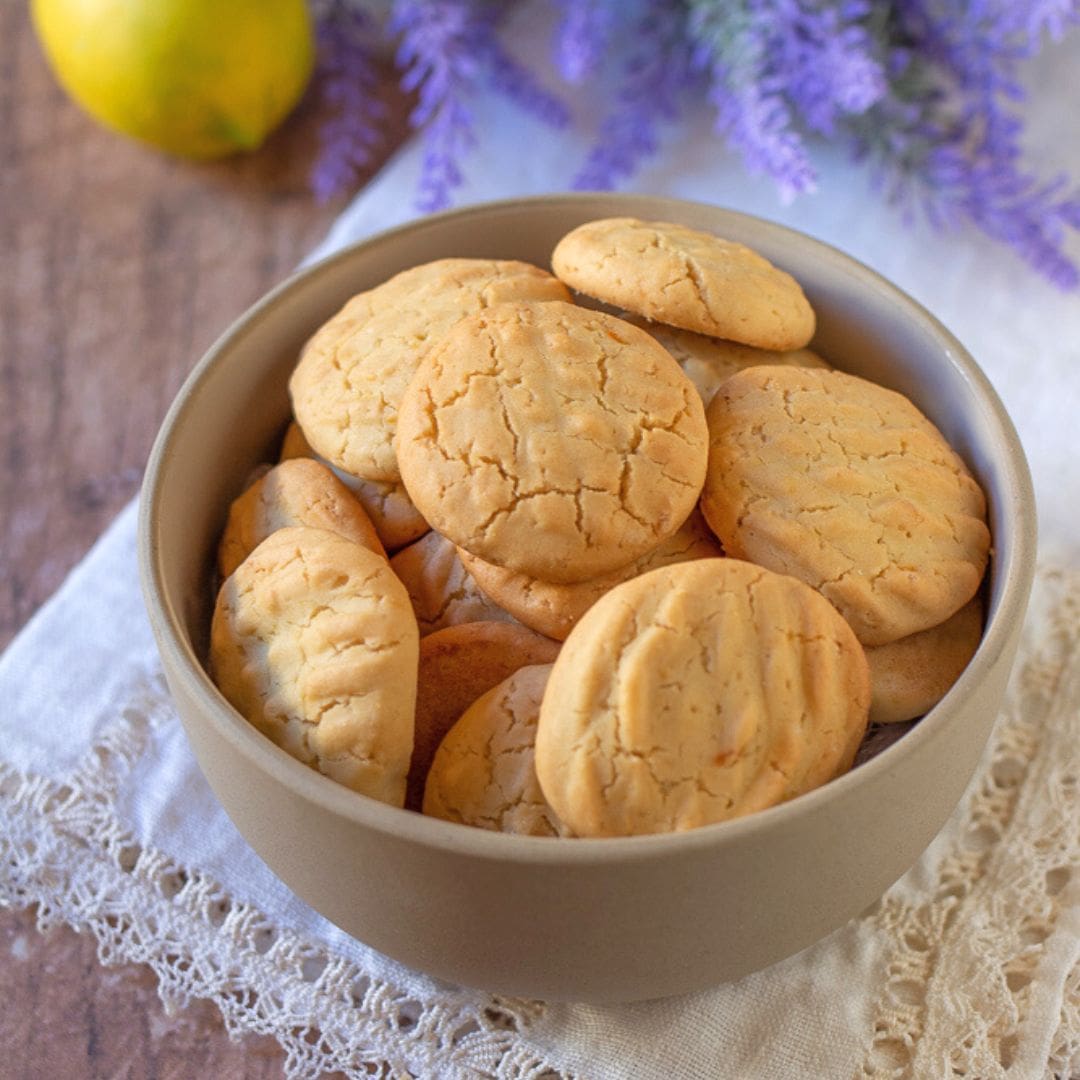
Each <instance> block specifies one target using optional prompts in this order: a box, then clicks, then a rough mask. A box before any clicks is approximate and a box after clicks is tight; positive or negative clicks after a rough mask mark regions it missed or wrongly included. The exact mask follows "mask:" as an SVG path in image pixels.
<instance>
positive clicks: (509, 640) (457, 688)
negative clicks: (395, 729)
mask: <svg viewBox="0 0 1080 1080" xmlns="http://www.w3.org/2000/svg"><path fill="white" fill-rule="evenodd" d="M558 655H559V643H558V642H557V641H552V640H551V639H550V638H546V637H542V636H541V635H540V634H537V633H536V632H535V631H533V630H530V629H529V628H528V627H527V626H521V625H519V624H518V623H508V622H475V623H461V624H459V625H457V626H447V627H444V628H443V629H442V630H436V631H435V632H434V633H433V634H428V636H427V637H425V638H422V639H421V641H420V667H419V674H418V677H417V688H416V738H415V743H414V746H413V754H412V764H411V765H410V767H409V786H408V793H407V795H406V800H405V805H406V806H407V807H408V808H409V809H410V810H419V809H420V808H421V806H422V805H423V801H424V782H425V781H426V779H427V774H428V770H429V769H430V768H431V760H432V758H433V757H434V756H435V751H436V750H437V749H438V748H439V743H441V742H442V740H443V738H444V737H445V735H446V733H447V732H448V731H449V730H450V728H451V727H453V726H454V723H455V721H456V720H457V719H458V717H459V716H461V714H462V713H463V712H464V711H465V710H466V709H467V708H468V707H469V706H470V705H471V704H472V703H473V702H474V701H475V700H476V699H477V698H478V697H480V695H481V694H485V693H487V691H488V690H490V689H491V688H492V687H493V686H495V685H497V684H498V683H501V682H502V681H503V679H506V678H508V677H509V676H511V675H513V673H514V672H515V671H517V670H518V668H522V667H526V666H527V665H530V664H550V663H551V662H552V660H554V659H555V657H556V656H558Z"/></svg>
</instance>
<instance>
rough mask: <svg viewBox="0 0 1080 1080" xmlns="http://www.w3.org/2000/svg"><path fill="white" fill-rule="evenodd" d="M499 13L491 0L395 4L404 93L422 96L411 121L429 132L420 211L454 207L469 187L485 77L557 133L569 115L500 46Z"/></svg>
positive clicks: (392, 23) (418, 0)
mask: <svg viewBox="0 0 1080 1080" xmlns="http://www.w3.org/2000/svg"><path fill="white" fill-rule="evenodd" d="M501 13H502V9H501V7H500V5H498V4H493V3H490V2H487V0H395V3H394V5H393V8H392V10H391V18H390V32H391V33H392V34H400V35H401V39H400V44H399V46H398V54H397V62H398V65H399V66H400V67H401V68H403V69H404V71H405V74H404V76H403V78H402V86H403V88H404V89H405V90H407V91H411V90H417V91H418V98H419V100H418V102H417V105H416V108H415V109H414V110H413V113H412V116H411V117H410V120H411V122H412V124H413V126H414V127H424V128H425V131H424V154H423V159H422V162H421V168H420V181H419V195H418V198H417V204H416V205H417V208H418V209H420V210H423V211H425V212H428V211H433V210H441V209H443V208H444V207H446V206H449V205H450V201H451V195H452V193H453V191H454V189H455V188H457V187H459V186H460V185H461V183H462V180H463V174H462V171H461V164H460V162H461V158H462V157H463V155H464V154H465V152H466V151H467V150H469V149H470V148H471V147H472V146H473V145H474V143H475V141H476V133H475V130H474V123H473V116H472V111H471V110H470V108H469V106H468V104H467V102H468V100H469V98H470V96H471V95H472V94H473V93H474V92H475V90H476V88H477V84H478V82H479V80H480V76H481V74H482V73H484V72H485V71H486V72H487V73H488V76H489V79H490V81H491V83H492V85H493V86H494V87H495V88H496V89H498V90H500V91H501V92H502V93H503V94H504V95H507V96H509V97H511V98H512V99H513V100H514V101H516V102H517V103H518V104H519V105H521V106H523V107H524V108H526V109H528V110H530V111H532V112H534V113H535V114H536V115H538V116H540V117H541V118H542V119H544V120H546V121H548V122H549V123H551V124H553V125H555V126H561V125H563V124H565V123H567V121H568V119H569V114H568V113H567V111H566V108H565V106H563V105H562V103H561V102H559V101H558V100H557V99H556V98H555V97H554V96H553V95H551V94H549V93H548V92H547V91H545V90H544V89H543V88H542V87H541V86H540V84H539V83H538V82H537V81H536V80H535V79H533V78H532V76H531V75H529V74H528V73H527V72H526V71H525V69H524V68H522V67H521V66H520V65H519V64H518V63H517V62H516V61H515V60H514V59H513V58H512V57H511V56H510V55H509V54H508V53H507V52H506V51H505V50H504V49H503V48H502V46H501V45H500V43H499V41H498V37H497V34H496V28H497V25H498V20H499V16H500V14H501Z"/></svg>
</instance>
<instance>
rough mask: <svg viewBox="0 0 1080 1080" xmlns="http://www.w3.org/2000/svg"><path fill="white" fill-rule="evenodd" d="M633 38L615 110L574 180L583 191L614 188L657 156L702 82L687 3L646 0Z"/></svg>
mask: <svg viewBox="0 0 1080 1080" xmlns="http://www.w3.org/2000/svg"><path fill="white" fill-rule="evenodd" d="M632 36H633V38H634V40H635V41H636V42H637V44H636V46H635V48H634V51H633V52H632V53H631V54H630V56H629V58H628V59H627V61H626V64H625V66H624V68H623V77H622V82H621V84H620V86H619V89H618V91H617V93H616V105H615V108H614V109H613V110H612V111H611V112H609V113H608V115H607V116H606V117H605V119H604V120H603V121H602V123H601V125H600V130H599V132H598V135H597V139H596V141H595V143H594V144H593V147H592V149H591V150H590V152H589V156H588V158H587V159H586V161H585V164H584V165H583V166H582V168H581V170H580V171H579V172H578V174H577V176H575V177H574V180H573V182H572V186H573V187H574V188H576V189H577V190H579V191H597V190H602V189H605V188H611V187H614V186H615V185H616V184H617V183H618V182H619V181H620V180H623V179H626V178H628V177H630V176H632V175H633V174H634V172H635V171H636V170H637V168H638V167H639V165H640V164H641V163H642V161H644V160H645V159H647V158H649V157H651V156H652V155H653V154H654V153H656V150H657V147H658V145H659V128H660V126H661V124H662V123H664V122H668V123H670V122H671V121H674V120H675V119H676V117H677V116H678V114H679V107H680V102H681V99H682V97H683V95H684V94H686V93H687V92H688V91H689V90H691V89H692V88H694V87H696V86H697V85H698V83H699V82H700V80H699V78H698V77H697V75H696V73H695V72H694V71H693V67H692V63H691V61H692V55H693V46H692V44H691V42H690V39H689V38H688V36H687V30H686V9H685V8H684V7H683V5H682V4H678V3H670V2H669V0H645V3H644V5H643V10H642V11H641V12H640V13H639V15H638V19H637V22H636V24H635V27H634V33H633V35H632Z"/></svg>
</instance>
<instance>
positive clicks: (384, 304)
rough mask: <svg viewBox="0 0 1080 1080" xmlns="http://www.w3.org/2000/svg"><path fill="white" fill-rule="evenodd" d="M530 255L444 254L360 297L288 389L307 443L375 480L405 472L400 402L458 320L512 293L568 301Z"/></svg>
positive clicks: (306, 355)
mask: <svg viewBox="0 0 1080 1080" xmlns="http://www.w3.org/2000/svg"><path fill="white" fill-rule="evenodd" d="M568 299H569V293H568V292H567V290H566V286H565V285H563V284H562V282H560V281H558V280H556V279H555V278H554V277H552V276H551V274H549V273H547V271H545V270H541V269H540V268H539V267H536V266H530V265H529V264H528V263H523V262H515V261H509V260H494V259H439V260H437V261H435V262H430V263H424V264H423V265H421V266H414V267H412V268H411V269H409V270H403V271H402V272H401V273H400V274H396V275H395V276H394V277H392V278H390V279H389V281H385V282H383V284H381V285H378V286H376V287H375V288H374V289H369V290H367V291H366V292H362V293H360V294H358V295H357V296H354V297H353V298H352V299H351V300H349V301H348V303H346V304H345V306H344V307H343V308H342V309H341V310H340V311H339V312H338V313H337V314H336V315H335V316H333V318H331V319H330V320H329V321H328V322H326V323H324V324H323V325H322V326H321V327H320V328H319V330H317V331H316V332H315V334H314V335H313V336H312V338H311V340H310V341H308V343H307V344H306V345H305V346H304V349H303V352H302V353H301V356H300V362H299V363H298V364H297V366H296V369H295V370H294V372H293V374H292V377H291V378H290V380H289V393H290V395H291V397H292V403H293V412H294V414H295V416H296V419H297V421H298V422H299V424H300V427H301V428H302V429H303V432H304V435H305V436H306V438H307V440H308V442H309V443H310V444H311V445H312V447H314V449H315V450H316V452H317V453H319V454H320V455H321V456H322V457H324V458H326V459H327V461H329V462H330V463H331V464H333V465H336V466H338V467H339V468H341V469H344V470H345V472H347V473H350V474H351V475H353V476H361V477H363V478H364V479H366V480H379V481H383V482H388V483H393V482H395V481H397V480H399V479H400V474H399V473H398V465H397V460H396V458H395V456H394V448H393V438H394V428H395V425H396V422H397V411H398V403H399V402H400V401H401V395H402V394H403V393H404V392H405V387H406V386H407V385H408V383H409V379H410V378H411V377H412V375H413V373H414V372H415V371H416V368H417V365H418V364H419V363H420V361H421V360H422V359H423V358H424V356H425V355H426V354H427V352H428V351H429V350H430V349H431V347H432V346H433V345H434V344H435V343H436V342H438V341H439V340H440V338H442V336H443V335H444V334H445V333H446V332H447V330H449V329H450V328H451V327H452V326H453V325H454V324H455V323H456V322H458V320H459V319H461V318H462V317H463V316H465V315H471V314H473V313H474V312H478V311H484V310H486V309H487V308H490V307H492V306H493V305H495V304H498V303H501V302H503V301H506V300H568Z"/></svg>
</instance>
